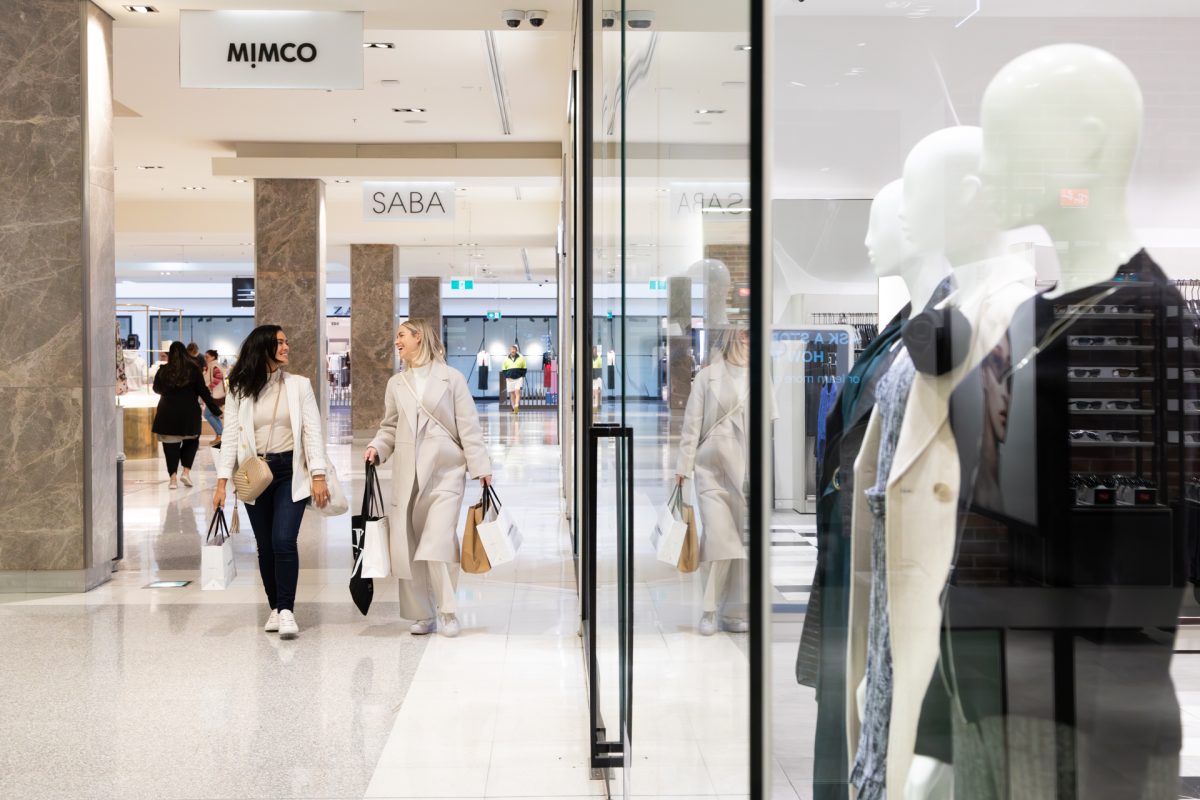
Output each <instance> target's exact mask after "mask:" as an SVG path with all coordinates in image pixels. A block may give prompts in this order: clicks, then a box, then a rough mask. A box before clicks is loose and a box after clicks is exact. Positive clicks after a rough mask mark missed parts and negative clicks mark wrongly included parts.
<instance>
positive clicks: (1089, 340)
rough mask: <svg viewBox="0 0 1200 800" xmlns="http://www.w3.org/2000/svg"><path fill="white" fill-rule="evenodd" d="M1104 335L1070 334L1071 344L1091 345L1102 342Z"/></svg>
mask: <svg viewBox="0 0 1200 800" xmlns="http://www.w3.org/2000/svg"><path fill="white" fill-rule="evenodd" d="M1104 341H1105V337H1103V336H1072V337H1071V344H1082V345H1093V344H1104Z"/></svg>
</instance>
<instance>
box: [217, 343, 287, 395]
mask: <svg viewBox="0 0 1200 800" xmlns="http://www.w3.org/2000/svg"><path fill="white" fill-rule="evenodd" d="M281 330H283V328H281V327H279V326H278V325H259V326H258V327H257V328H255V329H254V330H252V331H250V335H249V336H247V337H246V341H244V342H242V349H241V350H240V351H239V352H238V360H237V363H236V364H234V365H233V369H231V370H229V391H231V392H233V393H234V394H236V395H239V396H240V397H250V398H253V399H256V400H257V399H258V396H259V394H261V393H262V390H263V388H264V387H266V385H267V378H268V377H269V376H270V366H271V362H272V361H274V360H275V351H276V349H277V348H278V347H279V343H278V342H276V340H275V337H276V335H277V334H278V333H279V332H280V331H281Z"/></svg>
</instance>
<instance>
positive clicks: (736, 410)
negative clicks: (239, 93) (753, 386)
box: [696, 395, 748, 447]
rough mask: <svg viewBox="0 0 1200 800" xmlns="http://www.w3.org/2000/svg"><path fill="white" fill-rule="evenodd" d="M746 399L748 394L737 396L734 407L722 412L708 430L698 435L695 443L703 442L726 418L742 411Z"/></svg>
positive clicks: (698, 444)
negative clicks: (698, 438)
mask: <svg viewBox="0 0 1200 800" xmlns="http://www.w3.org/2000/svg"><path fill="white" fill-rule="evenodd" d="M747 399H748V395H742V396H741V397H740V398H738V401H737V403H736V404H735V405H734V407H733V408H731V409H729V411H727V412H725V413H724V414H722V415H721V418H720V419H718V420H717V421H716V422H714V423H713V424H712V427H711V428H709V429H708V432H707V433H705V434H704V435H703V436H701V437H700V441H699V442H697V443H696V446H697V447H699V446H700V445H701V444H703V443H704V442H705V440H706V439H708V437H709V435H710V434H711V433H712V432H713V431H715V430H716V429H717V428H719V427H721V425H722V424H723V423H724V422H725V421H726V420H730V419H732V418H733V417H735V416H737V415H738V414H740V413H742V409H743V407H744V406H745V405H746V400H747Z"/></svg>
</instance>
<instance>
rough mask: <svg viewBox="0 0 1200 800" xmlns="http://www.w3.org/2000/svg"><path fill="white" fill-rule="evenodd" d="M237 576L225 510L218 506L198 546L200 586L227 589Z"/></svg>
mask: <svg viewBox="0 0 1200 800" xmlns="http://www.w3.org/2000/svg"><path fill="white" fill-rule="evenodd" d="M236 577H237V565H236V564H235V563H234V560H233V540H232V539H230V538H229V526H228V525H227V524H226V523H225V510H224V509H222V508H218V509H217V510H216V512H215V513H214V514H213V518H212V521H211V522H209V523H208V535H207V536H205V537H204V546H203V547H201V548H200V588H201V589H228V588H229V584H230V583H232V582H233V579H234V578H236Z"/></svg>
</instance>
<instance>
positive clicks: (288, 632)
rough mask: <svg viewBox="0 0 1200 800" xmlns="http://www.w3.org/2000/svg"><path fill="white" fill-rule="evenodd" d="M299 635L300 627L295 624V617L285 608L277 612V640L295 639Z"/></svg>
mask: <svg viewBox="0 0 1200 800" xmlns="http://www.w3.org/2000/svg"><path fill="white" fill-rule="evenodd" d="M299 634H300V626H299V625H297V624H296V615H295V614H293V613H292V612H291V611H288V610H287V609H286V608H285V609H284V610H283V611H280V612H279V638H280V639H295V638H296V636H298V635H299Z"/></svg>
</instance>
